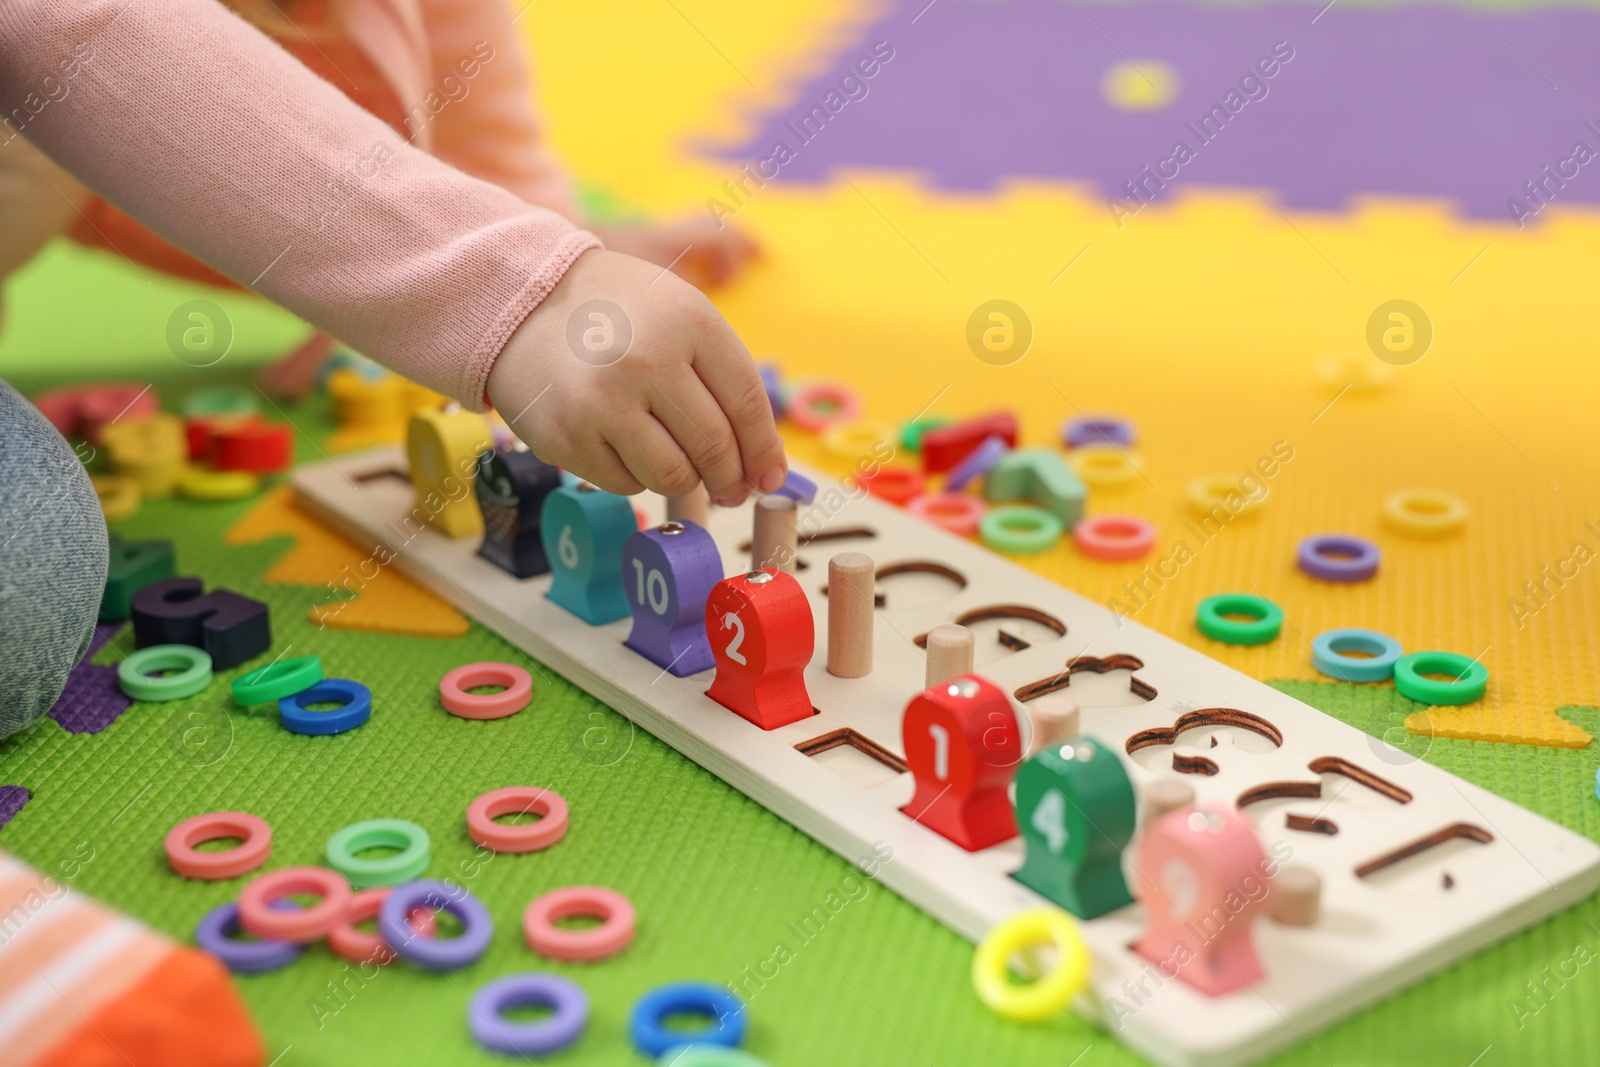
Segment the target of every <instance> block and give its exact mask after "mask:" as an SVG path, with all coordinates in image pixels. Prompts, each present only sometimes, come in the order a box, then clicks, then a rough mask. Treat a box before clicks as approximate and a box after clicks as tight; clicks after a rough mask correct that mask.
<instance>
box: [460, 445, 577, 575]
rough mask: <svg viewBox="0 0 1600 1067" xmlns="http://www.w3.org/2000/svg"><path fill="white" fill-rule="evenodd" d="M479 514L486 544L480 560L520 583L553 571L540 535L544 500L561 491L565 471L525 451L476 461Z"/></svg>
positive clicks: (504, 451)
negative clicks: (484, 560) (562, 474)
mask: <svg viewBox="0 0 1600 1067" xmlns="http://www.w3.org/2000/svg"><path fill="white" fill-rule="evenodd" d="M476 484H477V490H478V510H479V511H480V512H482V514H483V544H482V545H481V546H479V548H478V555H480V556H482V557H483V558H484V559H486V560H488V561H489V562H490V563H493V564H494V565H495V566H496V567H499V568H500V569H501V570H503V571H505V572H506V573H508V574H510V575H512V576H513V577H516V578H532V577H533V576H534V575H536V574H544V573H545V572H547V571H548V570H549V569H550V560H549V558H548V557H546V556H545V554H544V541H543V539H542V538H541V537H540V536H539V517H540V515H541V514H542V513H543V511H544V502H545V498H546V497H548V496H549V495H550V494H551V493H553V492H555V491H556V490H557V489H559V488H561V471H560V469H559V468H557V467H553V466H551V465H550V464H548V463H546V462H545V461H544V460H542V459H540V458H539V457H538V456H536V455H534V454H533V453H532V452H529V451H527V450H526V449H521V450H513V449H496V450H495V451H493V452H488V451H486V452H484V453H483V454H481V455H480V456H479V457H478V477H477V482H476Z"/></svg>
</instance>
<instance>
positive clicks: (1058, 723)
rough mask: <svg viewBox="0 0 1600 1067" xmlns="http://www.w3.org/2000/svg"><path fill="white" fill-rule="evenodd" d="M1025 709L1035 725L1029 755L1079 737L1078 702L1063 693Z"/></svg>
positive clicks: (1026, 705)
mask: <svg viewBox="0 0 1600 1067" xmlns="http://www.w3.org/2000/svg"><path fill="white" fill-rule="evenodd" d="M1023 707H1024V708H1025V709H1026V711H1027V713H1028V721H1029V722H1031V723H1032V724H1033V737H1032V739H1031V740H1030V741H1029V742H1028V755H1030V756H1031V755H1033V754H1034V753H1035V752H1038V751H1039V750H1040V749H1042V748H1045V747H1047V746H1049V745H1059V744H1062V743H1064V742H1066V741H1071V740H1072V739H1073V738H1074V737H1077V736H1078V702H1077V701H1076V700H1073V699H1072V698H1071V697H1069V696H1065V695H1063V694H1061V693H1051V694H1050V695H1049V696H1042V697H1040V698H1039V699H1038V700H1035V701H1034V702H1033V703H1032V704H1025V705H1023Z"/></svg>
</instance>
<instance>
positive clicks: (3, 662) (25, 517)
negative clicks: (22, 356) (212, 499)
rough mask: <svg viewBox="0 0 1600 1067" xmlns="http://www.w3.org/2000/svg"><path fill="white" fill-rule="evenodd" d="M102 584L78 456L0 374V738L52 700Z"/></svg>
mask: <svg viewBox="0 0 1600 1067" xmlns="http://www.w3.org/2000/svg"><path fill="white" fill-rule="evenodd" d="M105 585H106V522H105V517H104V515H102V514H101V511H100V502H99V500H98V499H97V498H96V496H95V492H94V487H93V486H92V485H90V484H89V474H88V472H87V471H85V470H84V467H83V462H82V461H81V460H80V459H79V457H78V456H77V455H76V454H75V453H74V452H73V451H72V448H71V446H69V445H68V444H67V442H66V440H65V439H64V438H63V437H62V436H61V435H60V434H59V433H57V432H56V429H55V427H54V426H51V425H50V423H49V421H48V420H47V419H45V417H44V416H43V415H41V414H40V413H39V409H38V408H35V407H34V406H33V405H32V404H30V403H28V402H27V401H26V400H24V399H23V398H22V397H21V396H20V395H18V393H17V391H16V390H15V389H13V388H11V386H10V385H8V384H6V383H5V382H4V381H0V737H7V736H9V735H11V734H14V733H16V732H17V731H19V730H24V729H27V728H28V727H29V726H32V725H33V724H34V723H36V722H38V721H39V720H40V719H42V718H44V716H45V713H46V712H48V711H49V710H50V709H51V708H52V707H53V706H54V705H55V702H56V699H57V698H58V697H60V696H61V690H62V687H63V686H65V685H66V684H67V673H68V672H69V671H71V670H72V668H73V667H74V666H75V665H76V664H77V662H78V660H80V659H81V658H83V654H84V652H85V650H87V649H88V647H89V639H90V637H92V636H93V634H94V624H95V620H96V619H97V618H98V617H99V614H100V597H101V594H102V593H103V592H104V591H105Z"/></svg>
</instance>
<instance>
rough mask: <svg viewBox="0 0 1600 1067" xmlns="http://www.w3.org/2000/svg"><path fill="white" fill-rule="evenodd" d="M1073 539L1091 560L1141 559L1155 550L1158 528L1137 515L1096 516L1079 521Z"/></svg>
mask: <svg viewBox="0 0 1600 1067" xmlns="http://www.w3.org/2000/svg"><path fill="white" fill-rule="evenodd" d="M1072 539H1073V540H1074V541H1076V542H1077V545H1078V551H1079V552H1082V553H1083V554H1084V555H1085V556H1088V557H1089V558H1090V559H1103V560H1112V561H1115V560H1126V559H1139V558H1140V557H1142V556H1147V555H1149V554H1150V550H1151V549H1152V548H1154V547H1155V545H1156V528H1155V524H1154V523H1152V522H1149V521H1148V520H1146V519H1141V518H1139V517H1138V516H1135V515H1093V516H1090V517H1088V518H1083V519H1079V520H1078V522H1077V525H1075V526H1073V528H1072Z"/></svg>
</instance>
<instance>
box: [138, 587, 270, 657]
mask: <svg viewBox="0 0 1600 1067" xmlns="http://www.w3.org/2000/svg"><path fill="white" fill-rule="evenodd" d="M203 588H204V586H203V584H202V583H201V581H200V579H198V578H167V579H165V580H163V581H159V582H154V583H152V584H150V585H147V586H145V587H144V588H143V589H140V590H139V591H138V592H137V593H135V594H133V598H132V601H131V614H132V616H133V641H134V644H136V645H138V646H139V647H140V648H148V647H149V646H151V645H190V646H193V647H194V648H203V649H205V651H206V653H207V654H208V655H209V656H210V657H211V666H212V668H213V669H214V670H219V671H221V670H227V669H228V668H229V667H237V666H238V665H239V664H241V663H243V662H245V661H246V660H248V659H250V658H252V657H254V656H259V655H260V654H261V653H263V652H265V651H267V649H269V648H271V647H272V627H271V623H270V616H269V612H268V610H267V606H266V605H265V604H263V603H262V602H261V601H259V600H252V599H251V598H249V597H247V596H240V595H239V594H238V593H235V592H233V591H232V590H230V589H213V590H211V592H209V593H206V594H204V595H201V590H202V589H203Z"/></svg>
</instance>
